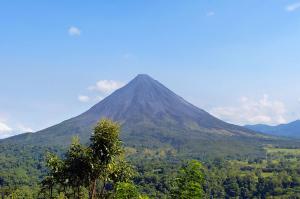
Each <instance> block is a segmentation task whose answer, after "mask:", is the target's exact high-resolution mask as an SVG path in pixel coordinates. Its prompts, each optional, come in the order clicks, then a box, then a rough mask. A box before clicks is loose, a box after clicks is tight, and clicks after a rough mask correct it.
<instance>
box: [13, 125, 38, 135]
mask: <svg viewBox="0 0 300 199" xmlns="http://www.w3.org/2000/svg"><path fill="white" fill-rule="evenodd" d="M16 129H17V130H16V131H18V132H21V133H28V132H34V130H33V129H32V128H30V127H28V126H24V125H23V124H19V125H17V128H16Z"/></svg>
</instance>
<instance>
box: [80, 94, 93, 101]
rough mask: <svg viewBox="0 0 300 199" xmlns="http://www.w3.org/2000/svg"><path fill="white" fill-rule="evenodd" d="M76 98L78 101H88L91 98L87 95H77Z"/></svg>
mask: <svg viewBox="0 0 300 199" xmlns="http://www.w3.org/2000/svg"><path fill="white" fill-rule="evenodd" d="M78 100H79V101H80V102H89V101H90V100H91V98H90V97H89V96H86V95H79V96H78Z"/></svg>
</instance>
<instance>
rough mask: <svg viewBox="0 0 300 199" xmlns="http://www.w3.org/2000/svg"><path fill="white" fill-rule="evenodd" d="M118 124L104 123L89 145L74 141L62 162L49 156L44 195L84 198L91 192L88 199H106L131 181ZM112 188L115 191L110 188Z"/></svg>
mask: <svg viewBox="0 0 300 199" xmlns="http://www.w3.org/2000/svg"><path fill="white" fill-rule="evenodd" d="M123 151H124V150H123V149H122V145H121V141H120V140H119V125H118V124H117V123H114V122H112V121H110V120H108V119H103V120H101V121H100V122H99V123H98V125H97V126H96V127H95V129H94V133H93V134H92V136H91V143H90V145H89V146H87V147H86V146H83V145H81V144H80V142H79V138H74V139H73V141H72V144H71V146H70V148H69V149H68V151H67V153H66V154H65V155H64V156H65V158H64V159H61V158H59V157H58V156H56V155H53V154H48V158H47V166H48V168H49V172H48V175H47V176H46V177H45V178H44V180H43V182H42V185H43V186H42V192H43V193H44V195H45V194H46V193H45V192H47V191H46V190H48V192H49V194H48V197H50V198H52V197H54V195H57V194H59V193H60V194H61V193H63V194H64V195H65V196H66V197H68V198H82V197H83V196H84V193H83V192H84V190H89V194H88V195H89V198H96V197H98V198H107V197H109V196H110V195H113V192H114V191H116V187H115V185H116V184H117V183H118V182H129V181H130V179H131V178H132V176H133V173H134V172H133V169H132V167H131V166H130V165H129V164H128V163H127V162H126V161H125V159H124V156H123V155H122V154H123ZM109 187H112V188H109Z"/></svg>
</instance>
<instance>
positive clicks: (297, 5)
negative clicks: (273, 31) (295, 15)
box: [285, 2, 300, 12]
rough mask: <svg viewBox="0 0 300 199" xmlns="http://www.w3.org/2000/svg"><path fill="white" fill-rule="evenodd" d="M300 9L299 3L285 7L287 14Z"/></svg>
mask: <svg viewBox="0 0 300 199" xmlns="http://www.w3.org/2000/svg"><path fill="white" fill-rule="evenodd" d="M299 8H300V2H297V3H293V4H289V5H287V6H286V7H285V10H286V11H288V12H293V11H295V10H297V9H299Z"/></svg>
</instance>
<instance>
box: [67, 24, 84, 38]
mask: <svg viewBox="0 0 300 199" xmlns="http://www.w3.org/2000/svg"><path fill="white" fill-rule="evenodd" d="M68 33H69V35H70V36H80V35H81V30H80V29H79V28H78V27H75V26H71V27H70V28H69V29H68Z"/></svg>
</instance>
